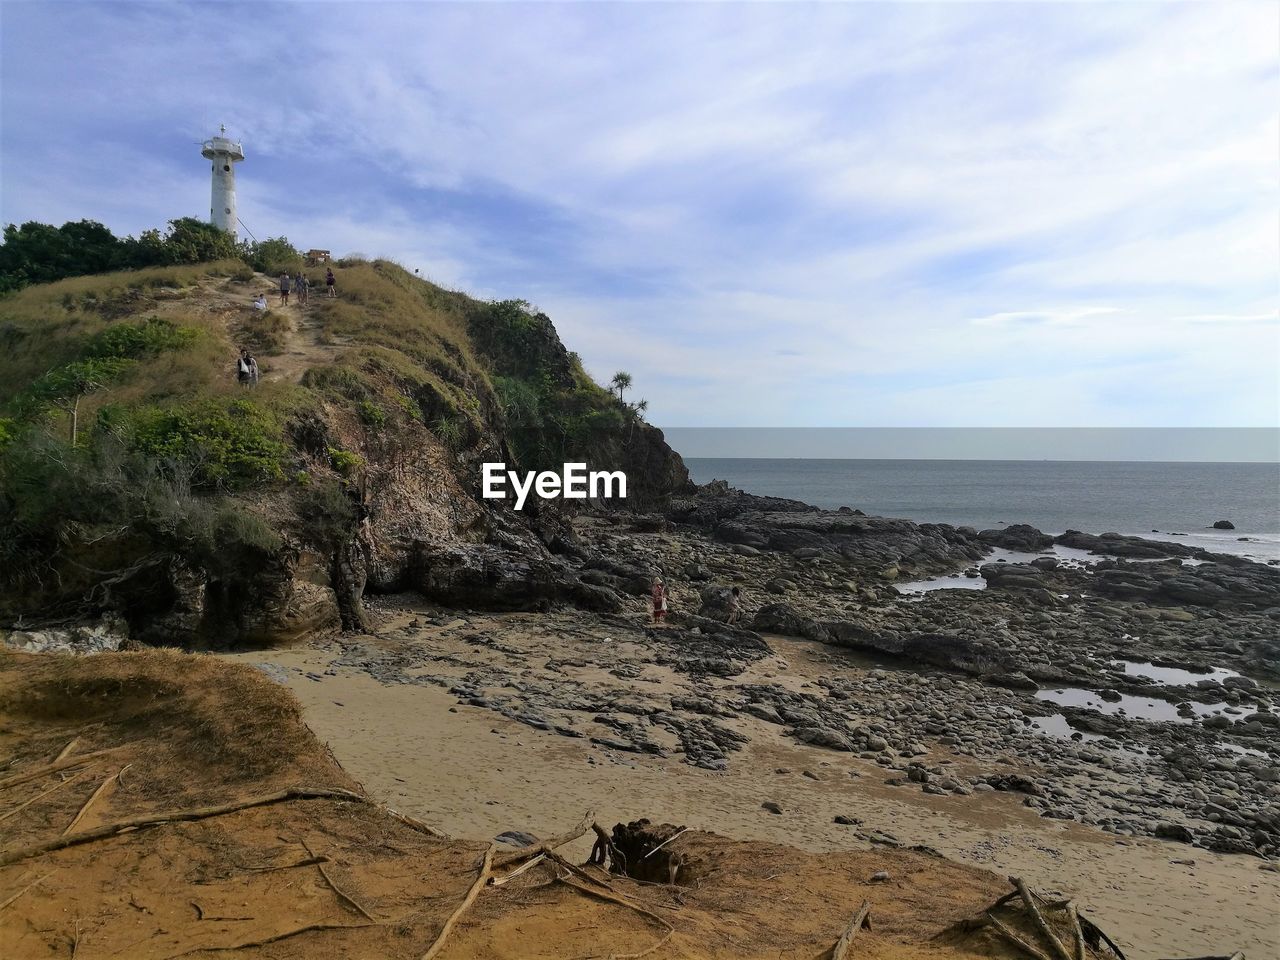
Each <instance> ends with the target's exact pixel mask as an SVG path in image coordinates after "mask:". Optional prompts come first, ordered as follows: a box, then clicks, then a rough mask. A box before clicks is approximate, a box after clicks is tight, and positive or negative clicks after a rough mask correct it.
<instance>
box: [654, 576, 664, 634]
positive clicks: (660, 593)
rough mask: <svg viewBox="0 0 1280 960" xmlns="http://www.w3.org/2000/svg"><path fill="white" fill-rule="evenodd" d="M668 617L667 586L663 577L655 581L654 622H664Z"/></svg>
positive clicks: (656, 578)
mask: <svg viewBox="0 0 1280 960" xmlns="http://www.w3.org/2000/svg"><path fill="white" fill-rule="evenodd" d="M666 618H667V587H666V585H665V584H664V583H663V582H662V578H661V577H655V578H654V581H653V622H654V623H662V622H663V621H664V620H666Z"/></svg>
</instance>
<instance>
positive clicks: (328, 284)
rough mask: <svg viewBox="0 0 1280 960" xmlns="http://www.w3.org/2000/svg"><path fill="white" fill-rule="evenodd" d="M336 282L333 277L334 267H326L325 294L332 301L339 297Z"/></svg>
mask: <svg viewBox="0 0 1280 960" xmlns="http://www.w3.org/2000/svg"><path fill="white" fill-rule="evenodd" d="M336 282H337V281H336V280H334V277H333V267H326V268H325V271H324V285H325V288H326V290H327V293H326V294H325V295H326V296H328V297H329V298H330V299H332V298H334V297H336V296H337V295H338V288H337V287H336V286H335V284H336Z"/></svg>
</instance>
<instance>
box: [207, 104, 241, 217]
mask: <svg viewBox="0 0 1280 960" xmlns="http://www.w3.org/2000/svg"><path fill="white" fill-rule="evenodd" d="M226 133H227V127H226V124H220V125H219V127H218V136H216V137H213V138H212V139H210V140H205V141H204V142H203V143H201V144H200V146H201V147H202V149H201V151H200V156H202V157H204V158H205V159H206V160H210V161H212V163H213V167H212V179H213V185H212V188H211V193H210V195H211V199H210V203H209V222H210V223H212V224H213V225H214V226H215V227H217V228H218V229H220V230H225V231H227V233H229V234H231V235H232V236H233V237H234V236H235V235H236V224H237V223H239V218H237V217H236V171H235V164H237V163H240V162H241V161H243V160H244V148H243V147H242V146H241V145H240V142H239V141H238V140H231V139H230V138H229V137H227V135H226Z"/></svg>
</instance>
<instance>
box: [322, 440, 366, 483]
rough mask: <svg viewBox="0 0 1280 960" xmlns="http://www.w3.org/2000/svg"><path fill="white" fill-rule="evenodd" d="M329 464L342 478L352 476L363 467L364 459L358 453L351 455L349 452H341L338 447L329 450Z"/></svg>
mask: <svg viewBox="0 0 1280 960" xmlns="http://www.w3.org/2000/svg"><path fill="white" fill-rule="evenodd" d="M329 464H330V466H332V467H333V469H335V470H337V471H338V473H340V474H342V476H344V477H350V476H354V475H355V474H356V472H357V471H359V469H360V468H361V467H363V466H364V458H363V457H361V456H360V454H358V453H352V452H351V451H349V450H342V449H339V448H338V447H330V448H329Z"/></svg>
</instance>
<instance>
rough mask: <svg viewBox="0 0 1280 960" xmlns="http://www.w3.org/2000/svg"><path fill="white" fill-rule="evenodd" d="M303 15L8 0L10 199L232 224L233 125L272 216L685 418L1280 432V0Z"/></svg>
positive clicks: (252, 201)
mask: <svg viewBox="0 0 1280 960" xmlns="http://www.w3.org/2000/svg"><path fill="white" fill-rule="evenodd" d="M15 9H18V10H19V13H18V14H16V15H15V14H13V13H12V11H13V10H15ZM298 9H299V8H297V7H296V6H291V5H285V6H272V5H255V6H253V7H241V6H216V7H213V6H201V5H189V6H179V5H165V6H139V5H106V6H83V5H76V6H74V7H73V6H71V5H64V4H57V5H42V6H40V7H36V6H35V5H22V6H21V7H18V6H17V5H8V7H7V8H6V26H7V29H6V31H5V34H4V39H3V42H4V44H5V50H4V53H5V58H4V63H5V65H4V67H3V68H0V69H3V70H4V76H3V78H2V79H3V80H4V81H5V82H4V84H3V91H4V93H3V95H4V98H5V103H4V106H5V112H4V117H3V123H4V127H3V132H4V134H5V137H4V142H3V144H2V146H3V160H4V174H5V181H4V188H5V189H4V191H3V195H2V196H0V203H3V213H4V215H5V216H6V217H9V218H11V219H25V218H27V217H36V218H39V219H45V220H60V219H63V218H76V217H79V216H96V217H98V218H100V219H104V220H106V221H107V222H109V223H111V224H112V225H113V226H117V227H119V228H122V229H126V230H131V231H136V230H137V229H139V228H141V227H142V226H146V225H151V224H154V223H156V222H158V221H159V220H162V219H165V218H167V216H171V215H177V214H178V213H185V212H190V211H199V210H201V209H203V206H204V204H205V202H206V200H205V191H206V190H207V187H206V186H205V184H204V182H203V167H202V165H201V164H200V163H199V161H198V160H197V159H195V158H194V155H193V156H192V157H188V156H187V155H186V154H185V153H181V152H180V150H178V149H177V148H175V146H174V144H176V143H177V142H178V141H181V140H183V139H191V140H194V139H198V138H199V137H200V136H202V135H206V134H207V130H208V129H210V128H211V127H212V125H213V124H215V123H216V122H217V121H218V120H221V119H225V120H226V121H227V123H228V125H229V126H231V127H233V128H234V129H235V130H236V131H237V132H238V133H239V134H241V135H242V136H243V137H244V138H245V141H246V150H247V151H248V153H249V160H248V161H246V164H245V165H244V167H243V168H242V172H241V177H242V185H243V186H242V191H243V193H242V198H241V213H242V216H244V217H245V219H246V222H249V223H250V225H251V226H252V227H253V228H254V229H255V231H257V232H259V233H260V234H262V233H270V234H280V233H287V234H288V235H290V236H293V237H296V238H299V239H300V240H302V241H303V242H305V243H307V244H308V245H310V244H311V243H313V242H314V243H316V244H318V245H321V246H329V247H332V248H334V249H359V250H363V251H364V252H367V253H370V254H389V255H392V256H395V257H397V258H399V259H401V260H403V261H405V262H408V263H411V264H412V265H414V266H419V267H420V268H421V269H422V270H423V272H424V273H426V274H428V275H431V276H433V277H435V278H438V279H440V280H441V281H442V282H445V283H446V284H447V285H450V286H455V287H465V288H468V289H471V290H473V291H475V292H477V293H479V294H481V295H483V296H495V297H496V296H527V297H528V298H529V299H533V300H536V301H537V302H538V303H539V305H540V306H541V307H542V308H543V309H545V310H547V312H549V313H550V314H551V315H552V317H553V319H555V320H556V321H557V323H558V324H559V326H560V327H561V329H562V332H563V333H564V335H565V339H566V340H567V341H568V343H569V346H570V347H571V348H574V349H577V350H579V351H580V352H581V353H582V354H583V356H584V357H585V358H586V360H587V362H588V364H589V366H590V367H591V368H592V369H593V370H595V371H596V372H597V373H601V374H603V375H606V376H607V375H608V374H609V373H611V372H612V370H613V369H616V368H618V367H626V368H627V369H629V370H631V372H632V373H633V374H635V375H636V378H637V381H638V383H640V384H641V390H642V392H644V393H645V394H646V395H647V396H648V398H649V399H650V401H651V404H652V407H651V410H652V412H653V416H654V419H655V420H658V421H659V422H661V421H663V420H667V421H669V422H682V423H697V422H706V423H714V422H723V423H763V422H766V421H768V422H779V420H780V419H787V418H789V419H790V420H791V421H792V422H796V423H810V422H811V423H818V422H822V423H839V422H855V421H856V422H859V423H875V422H885V423H904V422H919V423H937V422H943V421H944V420H945V421H948V422H949V421H950V420H952V419H955V418H957V417H959V418H962V419H965V420H966V421H967V422H970V423H990V424H1001V423H1005V422H1011V421H1013V420H1019V421H1021V420H1023V419H1025V418H1027V417H1029V416H1038V417H1043V418H1046V420H1045V422H1046V423H1048V422H1073V423H1075V422H1081V421H1079V420H1078V419H1077V418H1078V417H1081V416H1087V417H1093V418H1097V419H1096V420H1095V421H1094V422H1098V423H1100V424H1105V423H1109V422H1111V421H1112V420H1114V421H1116V422H1122V421H1123V422H1131V423H1150V424H1153V425H1156V424H1166V423H1179V422H1181V421H1180V420H1179V419H1178V418H1182V417H1193V418H1196V419H1197V422H1199V421H1201V420H1206V419H1207V420H1213V421H1221V422H1240V423H1257V422H1263V423H1275V422H1276V421H1275V418H1276V416H1277V413H1276V403H1275V398H1276V391H1277V373H1276V352H1277V349H1280V337H1278V336H1277V333H1276V329H1275V323H1274V322H1273V321H1274V319H1275V316H1276V313H1275V310H1276V291H1277V286H1278V281H1280V274H1278V265H1280V235H1278V233H1277V229H1276V226H1277V214H1278V213H1280V165H1278V164H1277V160H1278V159H1280V158H1278V157H1277V150H1276V143H1277V141H1278V140H1280V111H1278V110H1277V102H1280V100H1278V98H1277V96H1276V94H1277V93H1278V92H1280V46H1278V42H1280V41H1278V40H1277V37H1278V36H1280V11H1278V10H1277V8H1276V7H1274V6H1272V5H1259V4H1249V3H1221V4H1213V5H1047V4H1003V5H998V6H994V7H993V6H985V5H930V6H925V5H900V6H889V5H857V4H851V5H839V4H821V5H795V4H792V5H785V6H783V5H551V4H547V5H514V6H512V5H480V4H473V5H437V4H432V5H408V4H391V5H382V4H359V5H355V4H349V5H341V4H332V5H326V6H324V7H323V9H322V14H323V17H322V19H323V21H324V27H323V29H303V28H300V24H299V23H298ZM15 36H16V37H17V39H15ZM104 36H110V37H112V42H111V43H109V44H104V43H102V42H101V37H104ZM210 63H216V64H218V65H219V66H220V69H219V70H218V71H216V72H215V73H214V74H211V73H210V71H209V70H208V69H207V67H208V65H209V64H210ZM11 71H12V72H11ZM68 76H71V77H73V78H74V81H75V82H74V85H70V84H69V83H68V81H67V79H66V78H67V77H68ZM117 121H119V122H123V123H125V124H126V126H127V130H128V132H127V133H120V134H118V133H117V132H113V124H115V123H116V122H117ZM87 143H92V144H93V147H92V149H85V145H86V144H87ZM158 145H164V146H162V148H161V149H159V150H157V146H158ZM121 169H124V170H128V171H129V172H130V174H131V178H132V182H131V181H130V180H123V179H121V178H120V177H119V176H116V175H114V172H116V171H118V170H121ZM134 183H140V184H144V187H143V188H142V189H138V188H137V187H136V186H134V185H133V184H134ZM175 197H180V198H181V200H180V201H178V202H175V199H174V198H175ZM188 198H189V199H188ZM175 207H176V208H177V209H175ZM1118 370H1125V371H1128V373H1127V374H1126V376H1127V378H1128V379H1127V380H1126V381H1125V389H1123V390H1118V389H1116V388H1115V384H1116V382H1117V380H1116V378H1117V377H1118V376H1119V374H1117V373H1116V372H1115V371H1118ZM1037 382H1039V383H1044V384H1049V383H1052V384H1058V385H1060V389H1059V399H1058V400H1057V401H1055V402H1048V401H1045V402H1043V403H1041V402H1039V401H1038V400H1037V401H1036V402H1034V403H1030V402H1028V403H1020V404H1016V405H1014V404H1010V402H1009V401H1008V397H1009V396H1010V395H1011V394H1013V395H1024V394H1031V393H1036V386H1035V384H1036V383H1037ZM1202 388H1203V389H1202ZM1055 389H1058V388H1055ZM1062 394H1070V396H1071V401H1070V403H1069V404H1068V403H1066V402H1065V401H1063V400H1062V399H1061V395H1062ZM1191 395H1194V396H1195V397H1196V398H1197V399H1196V404H1197V405H1198V406H1194V407H1189V406H1188V405H1187V403H1185V402H1184V398H1185V397H1186V396H1191ZM1036 396H1037V397H1038V396H1040V394H1038V393H1036ZM931 404H932V405H933V406H930V405H931Z"/></svg>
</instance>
